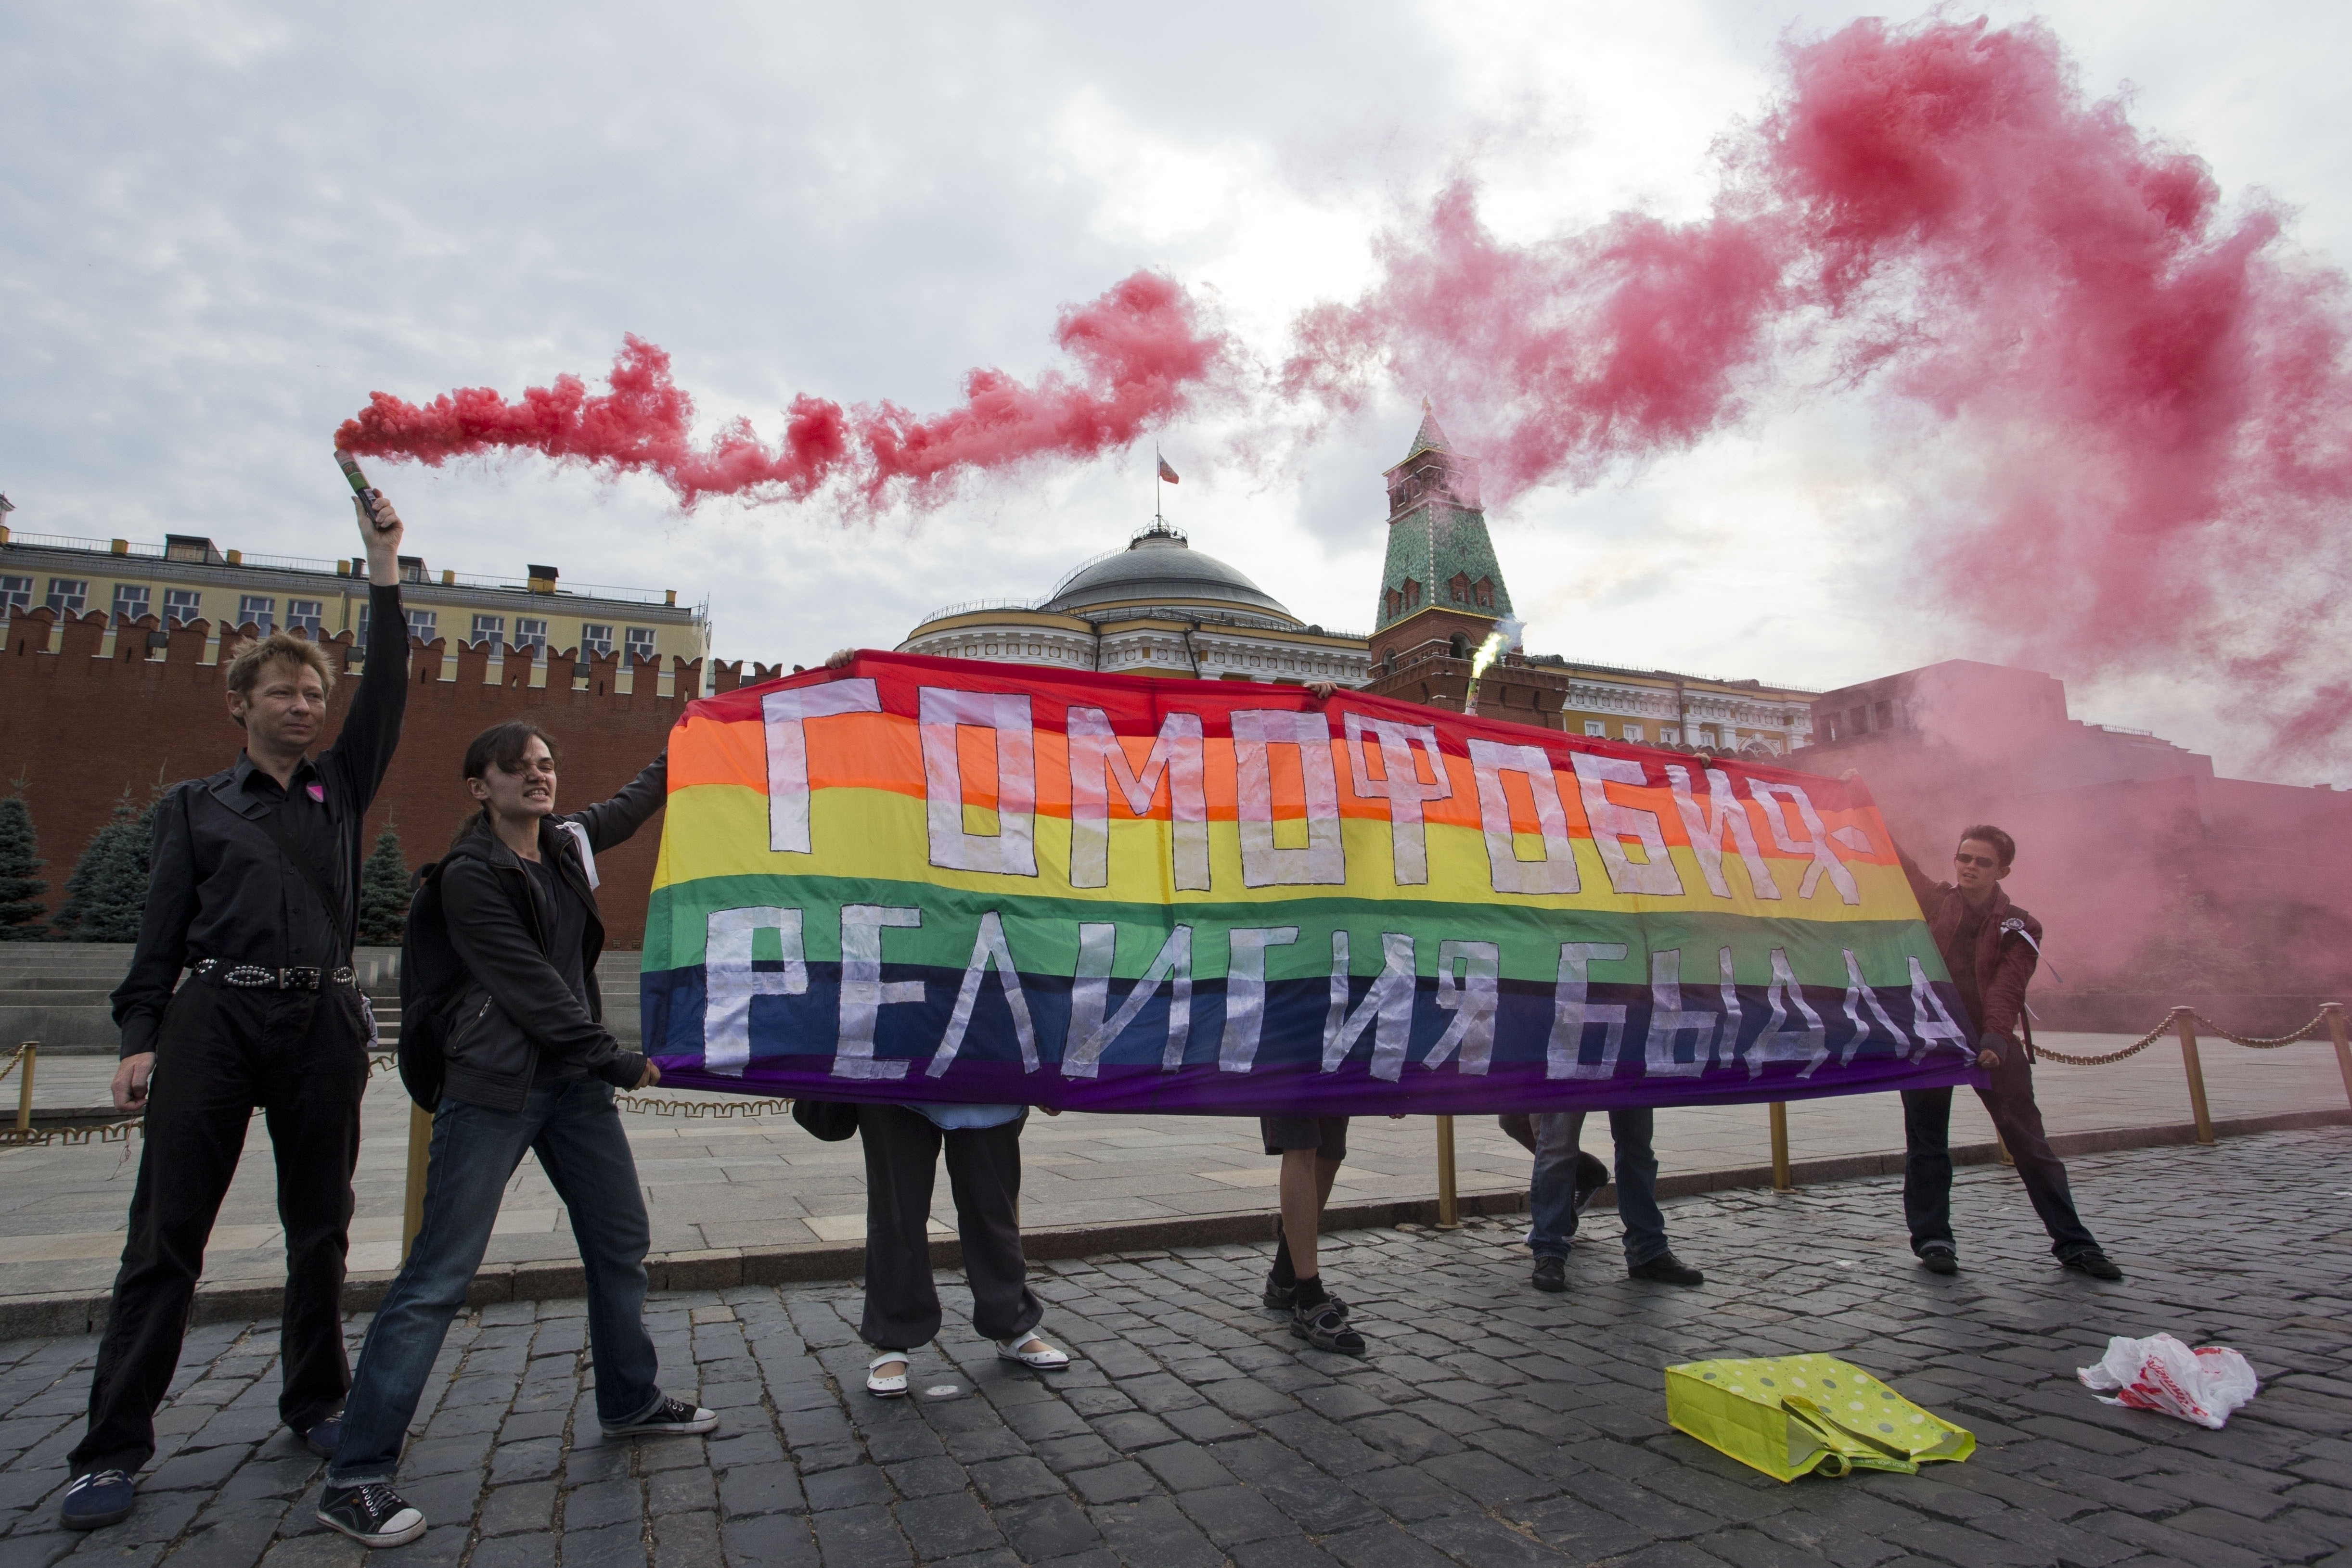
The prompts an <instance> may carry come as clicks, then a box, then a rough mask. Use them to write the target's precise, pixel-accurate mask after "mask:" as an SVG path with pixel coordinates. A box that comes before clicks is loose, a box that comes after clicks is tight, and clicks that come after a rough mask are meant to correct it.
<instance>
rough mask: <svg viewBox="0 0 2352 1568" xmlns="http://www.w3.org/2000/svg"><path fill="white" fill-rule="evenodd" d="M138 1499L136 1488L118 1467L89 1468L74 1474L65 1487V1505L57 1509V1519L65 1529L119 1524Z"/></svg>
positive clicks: (96, 1527) (89, 1528) (95, 1528)
mask: <svg viewBox="0 0 2352 1568" xmlns="http://www.w3.org/2000/svg"><path fill="white" fill-rule="evenodd" d="M138 1500H139V1491H138V1489H137V1488H135V1487H133V1486H132V1485H131V1478H130V1477H129V1476H127V1475H124V1474H123V1473H122V1472H121V1470H92V1471H90V1472H89V1474H88V1475H86V1476H76V1477H74V1479H73V1485H71V1486H69V1487H68V1488H66V1501H65V1507H64V1508H62V1509H61V1510H59V1511H58V1522H59V1523H60V1524H63V1525H64V1526H65V1527H66V1528H67V1529H68V1530H97V1529H99V1528H100V1527H101V1526H104V1525H109V1524H121V1522H122V1521H124V1520H126V1519H129V1518H130V1517H131V1507H132V1505H134V1504H135V1503H137V1502H138Z"/></svg>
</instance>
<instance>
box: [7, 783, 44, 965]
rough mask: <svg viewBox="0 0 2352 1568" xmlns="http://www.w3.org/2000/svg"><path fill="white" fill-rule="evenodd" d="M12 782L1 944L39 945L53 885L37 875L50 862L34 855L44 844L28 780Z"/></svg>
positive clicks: (9, 799)
mask: <svg viewBox="0 0 2352 1568" xmlns="http://www.w3.org/2000/svg"><path fill="white" fill-rule="evenodd" d="M12 782H13V784H14V786H15V788H14V789H13V790H12V791H11V792H10V794H9V796H8V798H7V799H6V800H0V942H37V941H38V940H40V938H41V936H42V931H41V915H42V914H43V913H44V908H43V905H44V904H45V903H46V900H44V899H43V898H42V896H41V895H42V894H44V893H46V892H47V890H48V885H49V883H48V879H47V878H46V877H40V876H36V875H34V874H33V873H35V872H37V871H39V870H40V869H41V868H42V867H43V866H45V865H47V864H48V863H49V862H47V861H45V860H43V859H41V858H40V856H39V855H38V854H37V853H35V851H37V850H38V849H39V848H40V847H41V845H40V839H39V837H38V836H37V834H35V833H34V831H33V812H32V809H31V808H30V807H28V806H27V805H26V804H25V780H24V778H23V777H22V776H21V775H19V776H18V777H17V778H16V779H14V780H13V781H12Z"/></svg>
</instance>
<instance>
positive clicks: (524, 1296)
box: [0, 1110, 2352, 1339]
mask: <svg viewBox="0 0 2352 1568" xmlns="http://www.w3.org/2000/svg"><path fill="white" fill-rule="evenodd" d="M2343 1126H2352V1110H2344V1111H2295V1112H2288V1113H2283V1114H2279V1115H2271V1116H2247V1117H2242V1118H2240V1119H2237V1120H2234V1121H2223V1122H2216V1123H2214V1124H2213V1134H2214V1136H2215V1137H2217V1138H2242V1137H2248V1136H2252V1135H2253V1134H2261V1133H2292V1132H2301V1131H2304V1130H2306V1129H2309V1128H2314V1127H2343ZM2196 1142H2197V1129H2196V1128H2195V1127H2194V1126H2191V1125H2188V1124H2166V1125H2162V1126H2154V1127H2109V1128H2104V1129H2101V1130H2099V1131H2096V1132H2088V1133H2062V1134H2058V1135H2056V1136H2054V1137H2053V1138H2052V1139H2051V1140H2050V1146H2051V1148H2052V1149H2053V1150H2054V1151H2055V1152H2056V1153H2057V1154H2058V1155H2061V1156H2062V1157H2070V1156H2076V1155H2099V1154H2110V1153H2113V1152H2115V1151H2116V1150H2120V1149H2147V1148H2162V1147H2166V1146H2168V1145H2190V1146H2192V1147H2193V1146H2194V1145H2196ZM1999 1158H2000V1151H1999V1150H1998V1149H1997V1148H1996V1147H1995V1146H1994V1145H1991V1144H1963V1145H1954V1146H1953V1149H1952V1163H1953V1164H1954V1165H1956V1166H1989V1165H1991V1164H1993V1163H1995V1162H1996V1161H1997V1160H1998V1159H1999ZM1902 1174H1903V1156H1902V1155H1901V1154H1899V1153H1886V1154H1873V1155H1839V1156H1837V1157H1835V1158H1832V1159H1822V1160H1799V1161H1796V1162H1794V1163H1793V1164H1792V1165H1791V1166H1790V1176H1791V1177H1792V1179H1793V1180H1794V1181H1795V1182H1796V1184H1797V1185H1798V1186H1801V1187H1802V1186H1821V1185H1822V1184H1824V1183H1828V1182H1839V1181H1853V1180H1857V1179H1859V1178H1862V1177H1865V1176H1900V1175H1902ZM1771 1185H1772V1167H1771V1166H1769V1164H1767V1165H1759V1166H1731V1167H1727V1168H1726V1169H1723V1170H1713V1171H1690V1172H1685V1173H1684V1174H1681V1175H1677V1176H1661V1177H1660V1178H1659V1179H1658V1196H1659V1197H1690V1196H1693V1195H1695V1194H1698V1193H1706V1192H1727V1191H1733V1190H1739V1189H1754V1188H1758V1187H1763V1188H1768V1189H1769V1187H1770V1186H1771ZM1614 1196H1615V1189H1614V1188H1613V1187H1603V1188H1601V1191H1600V1192H1598V1193H1596V1194H1595V1195H1594V1196H1593V1202H1594V1203H1595V1204H1599V1205H1606V1204H1607V1203H1609V1202H1610V1201H1612V1199H1613V1197H1614ZM1458 1207H1459V1208H1460V1210H1461V1212H1462V1213H1463V1214H1465V1215H1487V1214H1512V1213H1522V1212H1525V1210H1526V1208H1527V1207H1528V1194H1527V1189H1526V1188H1524V1187H1511V1188H1503V1189H1486V1190H1483V1191H1478V1192H1466V1193H1463V1194H1461V1195H1460V1197H1459V1202H1458ZM1272 1219H1273V1211H1272V1210H1271V1209H1254V1210H1248V1211H1244V1212H1240V1213H1224V1214H1209V1215H1200V1216H1188V1217H1185V1218H1171V1219H1138V1220H1123V1221H1118V1222H1116V1223H1112V1224H1108V1225H1087V1226H1065V1227H1056V1228H1051V1229H1045V1230H1028V1231H1024V1232H1023V1233H1022V1238H1021V1240H1022V1246H1023V1249H1024V1250H1025V1251H1026V1252H1027V1254H1028V1256H1029V1257H1031V1258H1033V1259H1036V1260H1041V1261H1044V1260H1054V1259H1063V1258H1087V1257H1094V1256H1097V1255H1099V1254H1102V1253H1107V1252H1135V1251H1142V1250H1148V1249H1161V1248H1169V1247H1213V1246H1220V1245H1223V1244H1224V1243H1227V1242H1233V1241H1265V1242H1271V1241H1272V1240H1273V1229H1272ZM1436 1222H1437V1200H1436V1199H1435V1198H1433V1197H1419V1198H1383V1199H1377V1200H1373V1201H1370V1202H1366V1203H1335V1204H1333V1205H1332V1206H1331V1207H1329V1208H1328V1209H1327V1210H1325V1212H1324V1220H1323V1227H1324V1228H1325V1229H1326V1230H1363V1229H1374V1228H1389V1227H1394V1226H1398V1225H1404V1224H1416V1225H1434V1224H1435V1223H1436ZM962 1265H963V1249H962V1247H961V1244H960V1243H958V1242H955V1241H952V1240H950V1241H934V1242H932V1243H931V1266H932V1267H933V1268H935V1269H943V1270H945V1269H960V1268H961V1267H962ZM865 1271H866V1249H865V1246H864V1245H863V1244H862V1243H861V1244H858V1245H855V1246H852V1245H848V1244H845V1243H841V1242H827V1241H813V1242H808V1243H805V1244H801V1245H793V1246H782V1247H719V1248H711V1249H706V1250H701V1251H693V1252H662V1253H656V1254H655V1255H654V1256H652V1257H651V1258H648V1259H647V1260H646V1273H647V1275H648V1283H649V1284H650V1286H651V1288H652V1289H654V1290H656V1291H718V1290H724V1289H727V1288H728V1287H730V1286H734V1285H783V1284H796V1283H803V1282H807V1281H819V1280H856V1279H858V1278H860V1277H862V1276H863V1275H864V1273H865ZM392 1279H393V1276H392V1275H391V1274H390V1273H388V1272H385V1273H368V1274H354V1275H352V1277H351V1280H350V1281H349V1282H348V1283H346V1284H345V1285H344V1287H343V1310H344V1311H345V1312H373V1311H374V1310H375V1309H376V1307H377V1306H378V1305H380V1304H381V1303H382V1302H383V1297H384V1292H385V1291H386V1290H387V1289H388V1288H389V1287H390V1286H391V1284H392ZM586 1293H587V1279H586V1276H585V1274H584V1273H583V1270H582V1269H581V1266H580V1264H579V1263H578V1262H576V1261H572V1262H560V1261H549V1262H537V1263H493V1264H489V1265H488V1266H486V1267H485V1268H484V1269H483V1270H481V1271H480V1272H479V1273H478V1274H476V1275H475V1276H474V1282H473V1284H472V1286H471V1287H470V1288H468V1289H467V1292H466V1301H467V1305H468V1306H476V1307H478V1306H486V1305H488V1304H489V1303H491V1302H494V1301H535V1300H541V1299H561V1298H566V1297H576V1296H583V1295H585V1294H586ZM284 1297H285V1287H284V1286H282V1285H278V1284H253V1285H200V1286H198V1287H197V1290H196V1295H195V1301H194V1303H193V1306H192V1309H191V1312H190V1314H189V1320H188V1321H189V1322H190V1323H191V1324H195V1323H217V1322H274V1321H275V1320H276V1319H277V1317H278V1313H279V1312H280V1311H281V1309H282V1306H283V1302H284ZM108 1300H109V1298H108V1296H106V1295H104V1294H90V1293H60V1294H57V1295H36V1296H14V1297H7V1298H0V1339H23V1338H27V1337H32V1336H37V1335H42V1336H45V1335H58V1334H83V1333H97V1332H98V1331H99V1330H100V1329H101V1328H103V1327H104V1326H105V1322H106V1308H107V1301H108Z"/></svg>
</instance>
